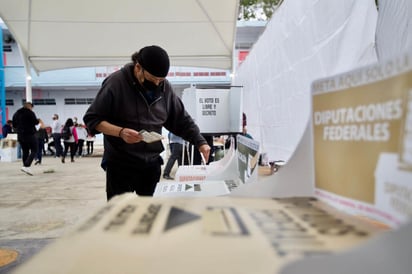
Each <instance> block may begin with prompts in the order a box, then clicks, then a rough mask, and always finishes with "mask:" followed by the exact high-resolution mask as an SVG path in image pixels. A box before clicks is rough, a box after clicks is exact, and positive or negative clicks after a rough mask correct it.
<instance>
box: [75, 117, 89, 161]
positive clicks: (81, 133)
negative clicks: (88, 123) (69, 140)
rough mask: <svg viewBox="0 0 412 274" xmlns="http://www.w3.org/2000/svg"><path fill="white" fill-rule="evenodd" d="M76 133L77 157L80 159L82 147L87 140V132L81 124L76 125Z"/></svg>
mask: <svg viewBox="0 0 412 274" xmlns="http://www.w3.org/2000/svg"><path fill="white" fill-rule="evenodd" d="M76 131H77V137H78V141H77V156H78V157H82V156H83V145H84V141H86V139H87V130H86V128H85V127H84V125H82V124H77V126H76Z"/></svg>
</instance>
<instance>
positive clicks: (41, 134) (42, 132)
mask: <svg viewBox="0 0 412 274" xmlns="http://www.w3.org/2000/svg"><path fill="white" fill-rule="evenodd" d="M38 120H39V124H38V126H37V127H38V129H37V131H36V133H35V136H36V138H37V145H38V149H37V155H36V161H35V162H34V164H35V165H41V160H42V158H43V157H42V156H43V154H46V151H45V149H44V144H45V142H47V140H48V137H47V131H46V126H45V125H44V123H43V121H42V120H41V119H38Z"/></svg>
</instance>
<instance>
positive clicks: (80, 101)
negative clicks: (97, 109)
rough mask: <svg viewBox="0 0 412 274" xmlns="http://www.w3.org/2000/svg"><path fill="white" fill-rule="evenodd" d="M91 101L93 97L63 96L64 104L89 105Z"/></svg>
mask: <svg viewBox="0 0 412 274" xmlns="http://www.w3.org/2000/svg"><path fill="white" fill-rule="evenodd" d="M92 102H93V98H65V99H64V104H65V105H90V104H91V103H92Z"/></svg>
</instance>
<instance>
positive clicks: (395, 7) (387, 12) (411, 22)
mask: <svg viewBox="0 0 412 274" xmlns="http://www.w3.org/2000/svg"><path fill="white" fill-rule="evenodd" d="M376 44H377V46H376V52H377V54H378V58H379V60H386V59H389V58H391V57H393V56H397V55H399V54H401V53H403V52H406V51H407V49H411V48H412V1H410V0H396V1H393V0H379V15H378V22H377V26H376Z"/></svg>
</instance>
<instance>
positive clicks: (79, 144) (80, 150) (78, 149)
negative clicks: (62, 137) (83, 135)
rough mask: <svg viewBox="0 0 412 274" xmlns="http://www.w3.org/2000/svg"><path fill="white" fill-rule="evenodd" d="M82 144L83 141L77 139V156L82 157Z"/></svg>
mask: <svg viewBox="0 0 412 274" xmlns="http://www.w3.org/2000/svg"><path fill="white" fill-rule="evenodd" d="M83 144H84V140H83V139H79V140H78V141H77V156H83Z"/></svg>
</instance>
